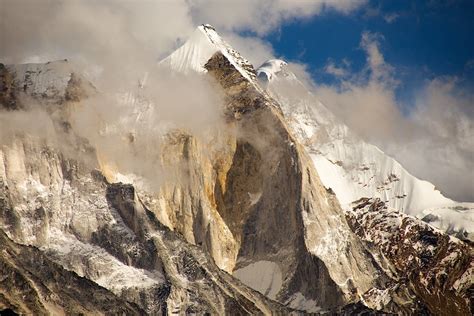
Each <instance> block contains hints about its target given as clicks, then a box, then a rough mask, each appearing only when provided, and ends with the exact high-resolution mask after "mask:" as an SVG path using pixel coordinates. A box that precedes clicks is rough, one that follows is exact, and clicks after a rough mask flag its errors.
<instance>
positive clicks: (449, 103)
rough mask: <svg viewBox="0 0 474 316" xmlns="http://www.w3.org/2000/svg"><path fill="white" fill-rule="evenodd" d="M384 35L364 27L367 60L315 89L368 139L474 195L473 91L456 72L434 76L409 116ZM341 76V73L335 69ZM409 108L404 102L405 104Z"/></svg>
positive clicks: (424, 174)
mask: <svg viewBox="0 0 474 316" xmlns="http://www.w3.org/2000/svg"><path fill="white" fill-rule="evenodd" d="M381 40H383V37H381V36H380V35H377V34H373V33H367V32H364V33H363V34H362V36H361V43H360V47H361V48H362V49H363V50H364V51H365V52H366V55H367V60H366V61H367V62H366V66H365V68H364V69H363V70H362V71H361V72H360V73H355V74H350V75H348V77H347V78H342V79H341V78H340V77H339V78H340V79H341V80H340V84H339V85H319V86H316V89H315V90H316V91H315V92H316V94H317V95H318V97H319V98H320V99H321V101H323V103H324V104H326V106H328V107H329V108H330V109H331V110H332V111H333V112H334V113H335V114H336V115H337V116H338V117H340V118H341V119H342V120H343V121H344V122H345V123H346V124H347V125H349V126H350V127H351V128H352V129H353V130H354V131H355V132H356V133H358V134H359V135H360V136H362V137H363V138H364V139H366V140H368V141H370V142H372V143H375V144H376V145H378V146H379V147H381V148H382V149H383V150H385V151H386V152H387V153H388V154H390V155H391V156H393V157H395V158H396V159H397V160H399V161H400V162H401V163H402V164H403V165H404V166H405V167H406V168H407V169H408V170H409V171H410V172H412V173H413V174H415V175H417V176H419V177H421V178H424V179H427V180H429V181H431V182H433V183H434V184H435V185H436V186H438V187H439V189H441V190H442V191H444V192H445V193H446V194H447V195H448V196H450V197H452V198H454V199H458V200H470V201H472V200H474V180H473V179H474V171H473V170H474V159H473V157H474V93H472V92H471V91H468V90H464V89H462V88H461V86H460V85H459V84H458V81H457V79H456V78H452V77H439V78H435V79H433V80H430V81H428V82H427V83H426V85H425V86H424V87H423V88H422V89H421V90H420V91H419V92H418V96H417V99H416V102H415V106H414V108H413V109H412V111H411V113H410V114H409V115H408V116H407V115H404V114H402V112H401V110H400V109H401V108H402V107H403V104H400V102H399V101H398V100H397V99H396V96H395V90H396V88H397V87H398V85H399V84H400V82H399V81H398V80H396V79H395V77H394V71H395V69H394V68H393V67H392V66H391V65H389V64H387V62H386V61H385V58H384V56H383V54H382V52H381ZM335 75H336V77H338V76H337V75H338V74H337V73H335ZM405 108H406V107H405Z"/></svg>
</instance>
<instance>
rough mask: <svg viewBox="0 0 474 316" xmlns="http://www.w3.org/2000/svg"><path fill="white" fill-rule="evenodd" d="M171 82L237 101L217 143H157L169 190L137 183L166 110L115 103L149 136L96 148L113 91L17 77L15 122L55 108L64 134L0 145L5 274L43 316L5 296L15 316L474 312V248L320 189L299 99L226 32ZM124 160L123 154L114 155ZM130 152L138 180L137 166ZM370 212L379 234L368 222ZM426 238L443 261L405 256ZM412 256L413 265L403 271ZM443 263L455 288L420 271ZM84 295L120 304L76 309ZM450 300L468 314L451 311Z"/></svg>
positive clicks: (2, 303) (174, 66)
mask: <svg viewBox="0 0 474 316" xmlns="http://www.w3.org/2000/svg"><path fill="white" fill-rule="evenodd" d="M154 69H166V71H168V72H171V73H176V74H178V73H181V74H184V75H187V74H191V73H197V74H198V75H199V76H201V77H199V78H202V80H208V79H210V82H212V83H213V85H214V88H215V89H216V90H218V91H220V93H221V94H222V96H223V98H222V104H220V106H221V107H220V109H219V111H220V112H221V113H219V114H220V115H221V116H222V118H223V125H222V126H219V129H218V131H215V130H210V131H206V133H210V134H209V135H206V136H207V137H202V135H199V134H197V133H195V134H193V133H192V132H191V131H190V130H186V129H183V128H173V127H172V128H170V129H168V130H167V131H166V133H165V134H164V135H157V136H155V137H159V144H160V146H154V144H155V143H154V142H153V143H152V144H149V145H148V146H147V147H146V150H147V152H146V155H145V157H146V158H147V159H150V160H151V161H148V162H149V163H150V164H151V165H152V166H153V169H159V170H163V173H161V174H160V175H159V176H160V179H155V178H154V177H155V174H154V173H150V172H142V173H139V174H138V173H136V172H135V170H136V169H135V168H133V167H134V165H135V164H143V163H144V161H143V160H141V159H140V160H138V158H139V157H140V158H143V156H141V154H142V153H141V152H140V151H142V150H143V147H140V142H141V141H143V140H144V139H140V137H142V135H143V134H141V133H137V129H138V130H139V129H147V128H150V126H152V125H153V123H154V122H149V123H150V124H143V120H144V118H146V117H148V118H150V117H151V118H153V116H151V115H149V114H150V111H159V107H157V106H155V105H154V104H153V101H152V100H147V99H146V98H145V97H144V96H143V95H141V93H140V90H139V91H138V92H137V90H136V89H134V88H132V87H131V89H130V91H129V92H128V93H126V94H125V97H124V95H119V96H116V102H117V103H119V104H120V105H121V106H122V107H125V108H126V109H129V111H127V112H126V113H127V115H126V117H125V118H124V120H125V121H127V122H128V121H133V122H138V123H137V124H135V125H133V129H134V130H133V129H131V128H130V125H128V124H122V123H123V121H124V120H118V121H117V120H115V121H113V122H112V123H110V122H109V121H107V120H104V121H100V122H99V123H100V125H102V127H103V128H102V129H101V131H100V133H99V134H100V135H99V136H100V137H99V140H104V139H107V140H109V141H108V142H103V141H98V140H97V139H94V138H89V137H88V134H83V133H81V126H80V125H79V124H78V123H77V121H76V120H75V119H74V118H75V115H76V114H78V113H82V112H81V111H84V109H85V108H86V107H87V106H91V105H92V106H96V107H100V106H102V105H103V103H101V102H99V103H94V102H92V101H94V100H96V99H98V100H100V101H102V100H103V99H101V98H100V97H101V96H102V94H103V92H101V91H99V90H98V89H96V88H95V87H94V86H93V85H92V84H91V83H89V82H88V81H87V80H86V79H85V78H84V77H83V76H82V75H81V73H80V71H79V70H78V69H77V67H75V66H74V65H73V64H72V63H69V62H67V61H58V62H51V63H47V64H28V65H8V66H2V67H0V85H1V86H0V91H1V94H0V101H1V106H2V109H1V110H0V114H1V115H2V118H3V117H6V118H12V119H13V118H15V119H17V118H18V117H21V116H22V115H23V116H27V115H29V113H31V111H32V110H34V109H35V108H40V109H41V110H42V111H43V112H45V113H46V117H47V118H48V119H49V120H50V121H51V124H50V125H51V126H50V127H51V129H52V131H48V133H46V134H39V133H36V134H35V133H34V132H32V131H36V130H34V129H33V130H32V129H30V127H32V126H26V124H25V125H24V126H22V129H21V130H20V132H16V133H13V134H11V135H8V136H9V137H1V138H0V139H2V147H0V229H1V230H2V231H3V232H5V235H0V237H1V236H4V237H1V238H0V242H1V245H2V247H3V248H2V250H3V252H2V253H6V255H2V257H0V264H1V266H2V267H8V269H6V268H4V269H3V268H2V271H1V273H2V274H3V275H4V276H5V275H7V274H8V275H13V273H15V275H16V276H17V277H18V278H20V279H21V280H26V281H22V282H23V284H28V286H30V287H32V288H33V290H32V291H33V293H36V294H34V296H32V297H35V298H36V299H35V300H36V301H35V302H36V303H35V304H36V305H31V306H33V307H31V308H30V307H25V302H24V299H23V297H24V296H22V295H21V294H19V295H5V294H4V293H3V292H1V291H0V294H1V295H2V296H0V310H1V309H9V310H12V311H14V312H17V313H23V312H25V313H28V312H30V311H31V312H33V313H36V311H37V310H39V311H41V313H45V314H47V313H52V314H54V313H55V308H59V309H61V310H64V311H65V312H70V311H71V312H74V311H76V310H77V311H85V313H101V312H102V311H104V310H108V312H106V313H114V312H113V311H112V310H110V309H109V306H110V304H113V306H114V307H115V308H116V310H117V312H120V311H124V312H125V313H127V314H128V313H130V314H133V313H135V312H136V313H140V314H142V313H146V314H151V315H155V314H188V313H189V314H219V315H221V314H231V315H234V314H238V315H240V314H304V313H314V314H317V313H322V314H324V313H326V314H336V315H337V314H342V315H352V314H355V313H361V314H371V313H372V314H384V313H397V314H420V313H433V314H439V313H440V312H441V313H445V312H446V311H447V310H448V309H449V311H451V312H452V314H453V315H454V314H459V315H463V314H466V312H467V311H469V308H470V307H469V306H470V305H469V304H472V303H470V301H469V300H472V297H470V296H469V293H471V292H472V279H473V278H472V275H473V271H472V262H473V260H472V254H471V252H470V251H472V245H471V244H469V243H467V242H464V241H460V240H458V239H456V238H455V237H449V236H448V235H446V234H444V233H442V232H438V231H434V230H433V229H432V228H431V227H430V226H429V225H428V224H425V223H423V222H422V221H420V220H419V219H416V218H413V217H409V216H406V215H399V213H395V212H384V208H383V206H380V203H379V201H378V200H371V199H367V200H359V202H360V203H361V204H363V205H361V204H357V205H351V207H352V208H350V207H349V206H347V205H345V204H343V206H344V208H342V207H341V206H340V203H339V200H338V199H339V197H338V196H337V192H336V194H334V192H335V190H334V191H333V190H332V189H329V188H326V187H325V183H324V182H323V181H321V179H320V177H319V175H318V172H317V170H316V169H317V167H318V166H317V164H315V162H314V159H312V157H311V155H310V154H312V153H311V152H310V151H308V147H307V146H306V144H303V143H302V140H301V139H300V137H299V136H298V133H297V130H295V129H294V125H293V124H294V123H293V121H292V119H291V118H290V117H289V116H288V114H287V112H285V106H286V105H285V103H284V102H282V101H284V100H283V99H279V98H278V97H277V96H275V97H272V96H271V93H270V92H271V91H269V90H268V92H267V90H266V89H267V88H268V86H267V87H265V86H266V84H262V83H261V82H260V81H259V79H258V78H257V73H258V72H257V71H255V70H254V68H253V66H252V65H251V64H250V63H249V62H248V61H246V60H245V59H244V58H243V57H242V56H241V55H240V54H239V53H238V52H236V51H235V50H233V49H232V48H231V47H230V46H229V45H228V44H227V43H226V42H225V41H224V40H222V39H221V37H220V36H219V35H218V34H217V32H216V31H215V29H214V28H213V27H211V26H209V25H203V26H200V27H198V28H197V29H196V31H195V33H194V34H193V35H192V36H191V37H190V39H189V41H188V42H186V43H185V44H184V45H183V46H182V47H180V48H179V49H178V50H176V51H175V52H174V53H172V54H171V55H170V56H169V57H167V58H166V59H165V60H163V61H162V62H160V63H159V64H158V65H150V71H154ZM259 73H260V75H258V77H259V78H260V79H262V78H261V77H262V75H261V73H262V72H261V71H260V72H259ZM295 78H296V77H295ZM151 84H152V83H148V84H144V83H141V84H140V88H139V89H153V88H154V87H153V86H150V85H151ZM176 93H186V91H176ZM308 108H311V107H310V106H309V105H308ZM315 111H316V109H315ZM35 113H36V112H33V114H35ZM114 114H115V113H107V112H105V114H103V115H110V116H113V115H114ZM88 118H89V119H91V120H93V119H96V118H95V117H94V116H90V117H88ZM30 122H31V125H34V124H33V123H34V122H35V120H34V119H33V120H31V121H30ZM313 128H317V125H314V126H313ZM336 128H340V127H336ZM111 131H112V132H113V133H116V134H111ZM2 133H3V130H2ZM51 133H53V135H54V137H53V138H54V139H51V138H50V137H49V135H50V134H51ZM295 135H296V136H295ZM2 136H3V135H2ZM107 137H109V138H107ZM53 140H54V141H53ZM146 140H147V141H150V139H148V138H147V139H146ZM151 140H153V139H151ZM111 146H114V147H116V148H118V149H119V150H118V151H116V152H112V153H111V152H110V151H109V149H110V147H111ZM308 152H309V153H310V154H308ZM114 153H116V154H114ZM130 153H132V155H131V156H130V157H127V159H130V160H131V164H123V163H120V162H121V161H120V159H121V158H123V157H122V156H125V155H129V154H130ZM134 158H135V159H136V160H134ZM315 167H316V168H315ZM145 171H149V170H145ZM156 180H159V181H156ZM156 182H158V185H156ZM153 183H155V185H152V184H153ZM369 198H374V197H372V196H369ZM369 202H370V203H375V205H376V207H375V206H374V207H368V205H371V204H370V203H369ZM362 210H363V211H362ZM367 212H369V217H370V216H372V215H373V216H375V220H374V221H366V218H367ZM372 212H373V214H372ZM377 216H379V217H377ZM394 216H406V217H407V218H409V221H410V223H411V225H410V229H411V230H409V233H407V231H405V230H404V228H405V226H401V225H399V226H389V224H390V223H391V218H393V217H394ZM380 217H381V219H382V220H385V219H388V224H386V225H385V224H384V222H383V221H382V224H380V222H381V221H380V220H378V219H380ZM404 221H406V219H405V217H403V218H402V219H401V220H400V221H397V222H396V223H397V224H398V223H399V222H402V223H403V222H404ZM379 224H380V225H379ZM367 225H368V226H367ZM377 225H378V226H377ZM371 229H372V230H371ZM425 231H428V232H429V233H425ZM377 233H379V234H378V235H377ZM371 234H375V235H374V237H372V235H371ZM433 235H434V236H435V237H433ZM378 236H383V237H386V239H380V238H378ZM425 236H428V237H425ZM375 237H377V238H375ZM416 238H418V239H422V241H423V242H424V243H422V244H420V247H429V246H432V247H431V248H429V249H428V250H429V252H430V253H429V254H426V253H425V252H424V251H422V250H420V249H419V247H418V246H417V244H413V245H414V246H413V247H408V248H407V251H408V252H405V251H402V252H400V251H397V250H398V249H400V246H401V245H402V244H404V242H403V241H404V240H406V242H407V243H412V242H413V241H414V240H415V239H416ZM423 238H425V239H426V240H425V239H423ZM435 238H436V242H435V241H434V239H435ZM401 241H402V242H401ZM438 241H439V243H441V242H442V244H440V246H439V247H437V246H436V245H437V244H438ZM400 242H401V243H400ZM15 252H16V253H17V254H20V255H17V256H14V255H12V253H15ZM461 252H462V253H464V254H463V255H461V254H460V253H461ZM8 254H10V255H8ZM406 254H408V255H410V256H411V257H409V258H410V259H409V260H408V261H407V263H413V264H404V260H405V259H406ZM427 256H428V257H427ZM429 256H431V257H429ZM25 257H30V258H32V260H34V262H45V264H44V265H38V264H34V263H32V262H31V261H27V260H26V259H25ZM12 258H13V259H12ZM427 258H436V260H434V261H433V266H435V267H436V269H437V270H435V271H441V270H442V269H444V271H446V274H449V275H448V276H447V277H444V276H443V275H442V273H436V277H435V278H430V276H429V274H430V273H431V272H430V271H432V270H431V269H430V268H429V266H427V265H422V264H419V262H420V261H421V262H423V260H426V259H427ZM438 259H439V260H438ZM470 264H471V265H470ZM453 267H454V268H453ZM51 275H53V276H56V278H53V279H52V280H64V281H61V282H64V283H65V284H66V285H67V286H68V287H67V289H61V288H58V287H55V284H56V283H57V282H59V281H57V282H56V281H55V282H51V278H50V276H51ZM406 275H408V276H409V277H408V278H406V277H405V276H406ZM419 275H421V276H419ZM426 275H428V276H426ZM58 276H61V278H62V279H60V278H59V277H58ZM425 276H426V277H425ZM1 280H2V281H0V284H1V285H2V286H1V288H8V289H12V290H13V291H15V289H17V288H18V289H19V290H18V291H17V292H15V293H22V292H21V291H20V288H21V290H22V291H23V290H24V289H26V290H28V288H27V287H22V286H21V284H20V283H15V282H12V281H11V280H12V278H2V279H1ZM426 280H428V281H429V282H428V283H421V282H426ZM431 280H434V281H431ZM446 280H448V281H446ZM420 284H422V285H420ZM40 286H41V289H43V286H44V288H46V289H47V291H46V290H45V291H42V290H40V289H39V287H40ZM71 289H72V290H71ZM73 290H75V291H76V292H74V291H73ZM424 290H425V291H424ZM470 291H471V292H470ZM83 292H88V293H101V294H100V295H103V297H104V299H100V298H101V297H99V298H98V299H96V300H89V297H88V296H87V295H84V296H82V295H79V294H77V295H74V296H73V295H72V294H71V293H83ZM49 293H53V294H54V295H53V294H49ZM71 296H73V298H74V299H72V298H71ZM442 296H446V301H445V302H447V303H449V304H450V303H452V302H454V306H449V305H448V306H442V305H441V304H437V303H436V300H435V297H442ZM28 306H30V305H28ZM57 306H59V307H57Z"/></svg>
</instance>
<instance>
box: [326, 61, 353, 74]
mask: <svg viewBox="0 0 474 316" xmlns="http://www.w3.org/2000/svg"><path fill="white" fill-rule="evenodd" d="M324 72H326V73H327V74H330V75H333V76H335V77H345V76H347V74H348V70H347V69H346V68H345V67H344V65H343V66H337V65H336V64H335V63H334V62H333V61H329V62H328V63H327V64H326V66H325V67H324Z"/></svg>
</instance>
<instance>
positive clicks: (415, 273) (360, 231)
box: [347, 198, 474, 315]
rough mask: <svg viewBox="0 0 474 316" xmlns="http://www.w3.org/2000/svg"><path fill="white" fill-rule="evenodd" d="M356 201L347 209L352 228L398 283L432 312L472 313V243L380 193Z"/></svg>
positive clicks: (447, 313)
mask: <svg viewBox="0 0 474 316" xmlns="http://www.w3.org/2000/svg"><path fill="white" fill-rule="evenodd" d="M353 205H354V207H353V209H352V211H350V212H348V213H347V219H348V222H349V224H350V225H351V228H352V229H353V230H354V232H355V233H356V234H357V235H358V236H359V237H360V238H361V239H362V240H363V241H364V242H365V243H366V244H367V247H369V248H370V250H371V252H372V253H373V254H374V257H375V258H376V259H377V260H378V261H380V264H381V266H385V267H386V269H387V270H388V273H389V274H390V275H392V277H393V278H394V279H395V280H397V284H398V286H404V287H406V288H407V290H408V291H409V292H411V293H412V294H414V296H416V297H417V299H414V300H413V301H416V300H419V301H421V305H424V306H425V308H426V309H427V310H428V311H429V312H430V313H431V314H433V315H470V314H471V313H472V306H473V299H474V297H473V296H472V291H473V289H474V283H473V280H474V278H473V275H474V256H473V253H474V252H473V247H472V245H470V244H468V243H465V242H463V241H460V240H458V239H456V238H454V237H450V236H448V235H446V234H444V233H442V232H440V231H438V230H436V229H435V228H433V227H431V226H430V225H428V224H426V223H424V222H422V221H420V220H418V219H416V218H414V217H411V216H408V215H405V214H403V213H399V212H396V211H394V210H389V209H388V208H387V207H386V206H385V203H384V202H382V201H380V200H379V199H367V198H365V199H361V200H359V201H357V202H354V204H353ZM382 261H385V263H383V262H382ZM368 294H369V295H368V296H370V293H368ZM388 296H390V294H389V295H388ZM389 301H391V299H388V300H387V302H389ZM412 312H417V311H412ZM418 312H419V311H418Z"/></svg>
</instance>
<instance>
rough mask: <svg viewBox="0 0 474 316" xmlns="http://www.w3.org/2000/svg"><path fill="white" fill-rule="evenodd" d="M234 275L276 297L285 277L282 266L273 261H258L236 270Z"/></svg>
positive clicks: (261, 291) (258, 289)
mask: <svg viewBox="0 0 474 316" xmlns="http://www.w3.org/2000/svg"><path fill="white" fill-rule="evenodd" d="M233 275H234V276H235V277H236V278H237V279H239V280H240V281H242V283H244V284H245V285H247V286H249V287H251V288H253V289H254V290H257V291H259V292H260V293H262V294H264V295H266V296H268V297H269V298H271V299H275V298H276V295H277V294H278V292H279V291H280V289H281V287H282V284H283V279H282V273H281V270H280V267H279V266H278V265H277V264H276V263H274V262H271V261H265V260H262V261H257V262H254V263H251V264H249V265H248V266H246V267H243V268H241V269H238V270H235V271H234V273H233Z"/></svg>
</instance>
